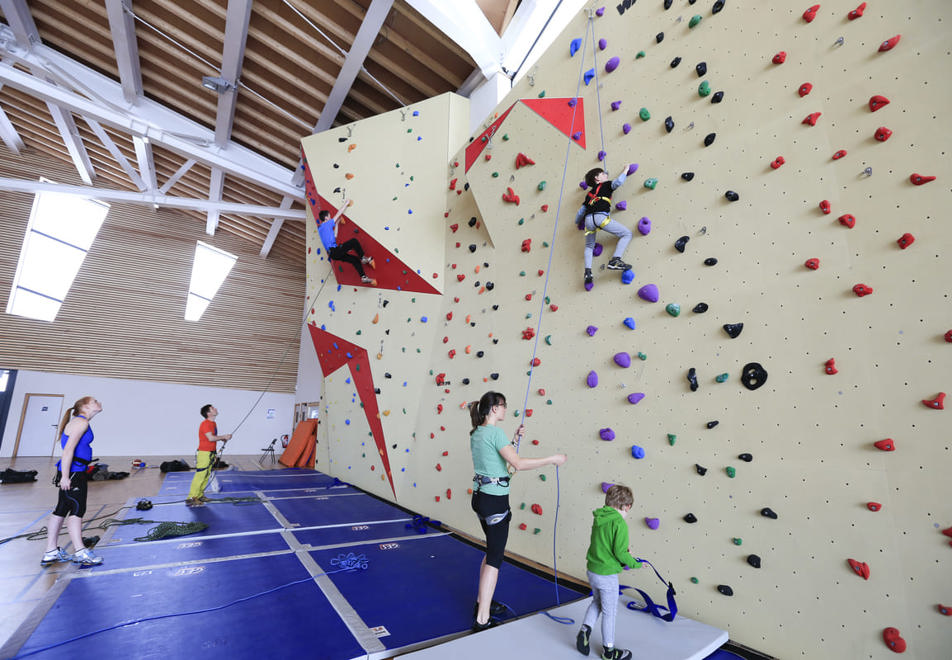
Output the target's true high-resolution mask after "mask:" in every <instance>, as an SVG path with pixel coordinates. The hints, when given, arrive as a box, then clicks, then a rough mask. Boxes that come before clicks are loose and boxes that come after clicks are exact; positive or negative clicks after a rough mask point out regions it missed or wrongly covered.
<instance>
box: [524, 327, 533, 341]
mask: <svg viewBox="0 0 952 660" xmlns="http://www.w3.org/2000/svg"><path fill="white" fill-rule="evenodd" d="M533 337H535V330H533V329H532V328H526V329H525V330H523V331H522V338H523V339H532V338H533Z"/></svg>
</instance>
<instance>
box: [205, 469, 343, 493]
mask: <svg viewBox="0 0 952 660" xmlns="http://www.w3.org/2000/svg"><path fill="white" fill-rule="evenodd" d="M215 479H216V481H217V482H218V485H219V487H220V488H221V491H222V492H229V491H233V490H279V489H289V488H321V487H324V488H326V487H328V486H331V485H333V484H337V483H340V481H338V480H337V479H335V478H334V477H329V476H327V475H326V474H322V473H320V472H316V471H314V470H297V469H295V470H262V471H259V472H239V471H238V470H219V471H217V472H216V473H215Z"/></svg>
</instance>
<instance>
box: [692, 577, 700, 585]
mask: <svg viewBox="0 0 952 660" xmlns="http://www.w3.org/2000/svg"><path fill="white" fill-rule="evenodd" d="M698 582H699V580H698V579H697V578H696V577H693V578H691V584H697V583H698Z"/></svg>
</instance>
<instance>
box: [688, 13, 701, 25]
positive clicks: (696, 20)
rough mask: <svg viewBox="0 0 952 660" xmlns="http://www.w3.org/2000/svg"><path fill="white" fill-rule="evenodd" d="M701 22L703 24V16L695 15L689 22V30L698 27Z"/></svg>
mask: <svg viewBox="0 0 952 660" xmlns="http://www.w3.org/2000/svg"><path fill="white" fill-rule="evenodd" d="M700 22H701V15H700V14H695V15H694V16H692V17H691V20H690V21H688V27H689V28H693V27H697V25H698V23H700Z"/></svg>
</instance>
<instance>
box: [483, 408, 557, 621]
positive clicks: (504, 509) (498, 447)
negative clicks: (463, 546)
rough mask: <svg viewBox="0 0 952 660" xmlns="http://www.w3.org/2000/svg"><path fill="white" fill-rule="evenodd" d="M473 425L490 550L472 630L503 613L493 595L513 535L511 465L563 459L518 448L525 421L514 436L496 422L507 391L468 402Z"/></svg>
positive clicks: (517, 467) (524, 467) (526, 466)
mask: <svg viewBox="0 0 952 660" xmlns="http://www.w3.org/2000/svg"><path fill="white" fill-rule="evenodd" d="M469 414H470V418H471V419H472V421H473V430H472V431H470V433H469V448H470V451H472V453H473V471H474V472H475V476H474V477H473V501H472V506H473V511H475V512H476V515H477V516H479V524H480V526H481V527H482V528H483V533H484V534H485V535H486V556H485V557H483V561H482V563H481V564H480V566H479V591H478V593H477V595H476V612H475V621H474V622H473V630H474V631H480V630H485V629H486V628H490V627H492V626H493V625H495V622H494V621H492V619H490V614H501V612H502V610H503V609H504V608H503V606H502V605H500V604H498V603H496V602H495V601H493V599H492V598H493V593H494V592H495V591H496V579H497V578H498V577H499V567H500V566H501V565H502V560H503V555H504V554H505V552H506V540H507V539H508V538H509V521H510V520H511V519H512V512H511V511H510V510H509V468H508V466H509V465H511V466H512V467H513V469H514V470H515V471H519V470H534V469H536V468H540V467H544V466H546V465H562V464H563V463H565V454H553V455H552V456H547V457H546V458H526V457H525V456H520V455H519V454H518V453H517V451H516V446H517V445H518V443H519V440H521V439H522V436H523V434H524V433H525V427H524V426H522V425H520V426H519V428H517V429H516V434H515V436H513V439H512V442H510V441H509V440H508V439H507V438H506V434H505V433H503V432H502V429H500V428H498V427H497V426H496V423H497V422H501V421H502V420H503V419H504V418H505V416H506V397H504V396H503V395H502V394H500V393H499V392H486V393H485V394H484V395H483V396H482V398H480V400H479V401H474V402H472V403H471V404H469Z"/></svg>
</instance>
